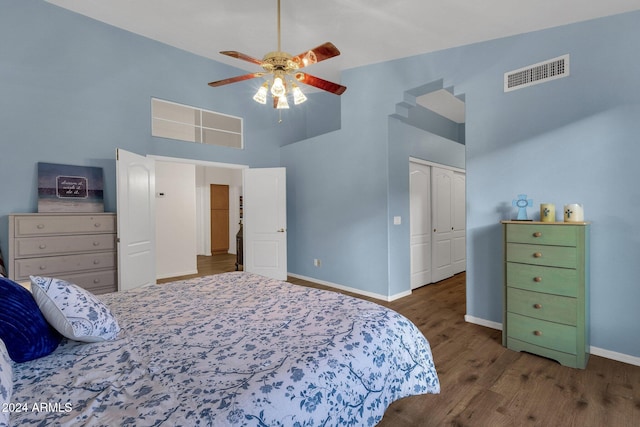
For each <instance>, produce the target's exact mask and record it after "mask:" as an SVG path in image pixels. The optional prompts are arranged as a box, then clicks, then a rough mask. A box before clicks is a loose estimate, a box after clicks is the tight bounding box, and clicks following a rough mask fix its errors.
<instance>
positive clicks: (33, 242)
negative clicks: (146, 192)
mask: <svg viewBox="0 0 640 427" xmlns="http://www.w3.org/2000/svg"><path fill="white" fill-rule="evenodd" d="M7 267H8V269H9V278H11V279H12V280H15V281H17V282H25V281H28V280H29V276H30V275H33V276H47V277H56V278H60V279H64V280H67V281H69V282H72V283H75V284H76V285H78V286H82V287H83V288H86V289H87V290H89V291H91V292H92V293H95V294H102V293H106V292H114V291H117V289H118V282H117V280H118V279H117V277H118V275H117V257H116V216H115V214H113V213H86V214H85V213H60V214H58V213H56V214H49V213H33V214H14V215H9V264H8V266H7Z"/></svg>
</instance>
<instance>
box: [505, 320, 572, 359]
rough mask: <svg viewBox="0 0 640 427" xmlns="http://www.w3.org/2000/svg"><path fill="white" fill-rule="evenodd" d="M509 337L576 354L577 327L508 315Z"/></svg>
mask: <svg viewBox="0 0 640 427" xmlns="http://www.w3.org/2000/svg"><path fill="white" fill-rule="evenodd" d="M507 322H508V324H509V328H508V332H507V333H508V336H509V338H515V339H517V340H520V341H524V342H528V343H531V344H534V345H537V346H540V347H546V348H550V349H553V350H557V351H561V352H563V353H569V354H576V349H577V336H576V327H574V326H568V325H562V324H559V323H553V322H547V321H546V320H540V319H534V318H531V317H527V316H522V315H520V314H515V313H507Z"/></svg>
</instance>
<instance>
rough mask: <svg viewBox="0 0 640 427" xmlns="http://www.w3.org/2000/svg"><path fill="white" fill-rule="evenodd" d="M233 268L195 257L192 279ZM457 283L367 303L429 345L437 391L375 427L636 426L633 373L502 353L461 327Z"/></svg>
mask: <svg viewBox="0 0 640 427" xmlns="http://www.w3.org/2000/svg"><path fill="white" fill-rule="evenodd" d="M234 262H235V257H234V256H230V255H220V256H214V257H199V259H198V269H199V275H206V274H216V273H221V272H224V271H233V270H235V266H234ZM195 276H197V275H195ZM188 277H192V276H188ZM183 278H186V277H180V278H179V279H183ZM177 279H178V278H172V279H166V280H163V281H162V282H168V281H172V280H177ZM465 280H466V277H465V274H464V273H461V274H459V275H456V276H454V277H452V278H450V279H446V280H443V281H441V282H438V283H434V284H431V285H428V286H424V287H422V288H419V289H417V290H414V292H413V294H412V295H411V296H408V297H405V298H401V299H398V300H396V301H393V302H390V303H386V302H383V301H379V300H372V301H375V302H377V303H379V304H381V305H384V306H387V307H390V308H392V309H394V310H396V311H398V312H399V313H401V314H403V315H404V316H406V317H407V318H409V319H410V320H411V321H412V322H414V323H415V324H416V325H417V326H418V327H419V328H420V330H421V331H422V332H423V333H424V335H425V336H426V337H427V339H428V340H429V342H430V344H431V348H432V351H433V356H434V360H435V364H436V368H437V370H438V375H439V378H440V384H441V392H440V394H439V395H422V396H412V397H407V398H404V399H401V400H399V401H397V402H395V403H393V404H392V405H391V406H390V407H389V409H388V410H387V412H386V413H385V416H384V418H383V419H382V421H381V422H380V423H379V424H378V426H379V427H404V426H469V427H471V426H473V427H482V426H487V427H489V426H491V427H495V426H543V427H547V426H576V427H577V426H581V427H583V426H584V427H591V426H593V427H600V426H608V427H609V426H610V427H626V426H629V427H637V426H640V367H639V366H633V365H629V364H625V363H621V362H616V361H613V360H610V359H605V358H602V357H597V356H591V358H590V359H589V364H588V365H587V368H586V369H584V370H579V369H572V368H567V367H564V366H561V365H560V364H558V363H557V362H555V361H552V360H548V359H545V358H542V357H538V356H534V355H531V354H527V353H517V352H514V351H511V350H508V349H506V348H504V347H503V346H502V345H501V332H500V331H497V330H494V329H490V328H485V327H482V326H478V325H474V324H471V323H467V322H465V321H464V315H465V312H466V308H465ZM289 281H290V282H292V283H296V284H298V285H302V286H312V287H316V288H321V289H330V290H334V291H335V290H336V289H333V288H328V287H326V286H322V285H318V284H315V283H312V282H308V281H304V280H300V279H296V278H292V277H290V278H289ZM345 293H346V292H345ZM351 295H353V296H355V297H358V298H364V299H370V298H365V297H362V296H359V295H355V294H351ZM370 300H371V299H370ZM633 339H639V337H634V338H633Z"/></svg>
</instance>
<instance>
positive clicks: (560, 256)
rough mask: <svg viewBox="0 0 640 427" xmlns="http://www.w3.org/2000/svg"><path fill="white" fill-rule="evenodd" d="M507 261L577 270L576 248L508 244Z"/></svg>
mask: <svg viewBox="0 0 640 427" xmlns="http://www.w3.org/2000/svg"><path fill="white" fill-rule="evenodd" d="M507 261H509V262H520V263H524V264H535V265H547V266H549V267H563V268H576V266H577V254H576V248H572V247H566V246H544V245H527V244H522V243H507Z"/></svg>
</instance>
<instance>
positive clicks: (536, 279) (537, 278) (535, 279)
mask: <svg viewBox="0 0 640 427" xmlns="http://www.w3.org/2000/svg"><path fill="white" fill-rule="evenodd" d="M533 281H534V282H536V283H540V282H542V277H540V276H538V277H534V278H533Z"/></svg>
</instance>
